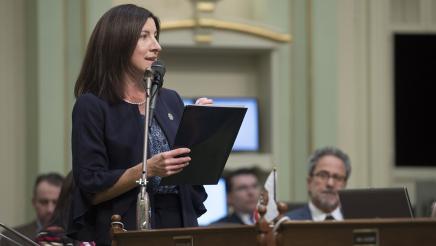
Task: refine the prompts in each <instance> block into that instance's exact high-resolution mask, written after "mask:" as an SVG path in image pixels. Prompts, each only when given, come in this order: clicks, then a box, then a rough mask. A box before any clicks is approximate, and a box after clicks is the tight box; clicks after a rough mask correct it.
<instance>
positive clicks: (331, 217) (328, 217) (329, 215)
mask: <svg viewBox="0 0 436 246" xmlns="http://www.w3.org/2000/svg"><path fill="white" fill-rule="evenodd" d="M324 220H335V217H333V216H332V215H331V214H327V216H326V217H325V219H324Z"/></svg>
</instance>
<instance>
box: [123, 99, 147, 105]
mask: <svg viewBox="0 0 436 246" xmlns="http://www.w3.org/2000/svg"><path fill="white" fill-rule="evenodd" d="M123 101H125V102H126V103H129V104H134V105H142V104H144V103H145V101H146V100H145V99H144V101H141V102H132V101H130V100H127V99H125V98H124V99H123Z"/></svg>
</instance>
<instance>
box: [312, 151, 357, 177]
mask: <svg viewBox="0 0 436 246" xmlns="http://www.w3.org/2000/svg"><path fill="white" fill-rule="evenodd" d="M327 155H332V156H335V157H337V158H339V159H341V160H342V162H343V163H344V166H345V172H346V173H345V175H346V176H345V178H346V179H347V180H348V177H350V174H351V161H350V158H349V157H348V155H347V154H346V153H345V152H343V151H342V150H340V149H339V148H336V147H333V146H327V147H323V148H319V149H317V150H315V151H314V152H313V153H312V155H311V156H310V157H309V161H308V162H309V176H312V175H313V171H314V170H315V167H316V165H317V164H318V161H319V159H321V158H322V157H324V156H327Z"/></svg>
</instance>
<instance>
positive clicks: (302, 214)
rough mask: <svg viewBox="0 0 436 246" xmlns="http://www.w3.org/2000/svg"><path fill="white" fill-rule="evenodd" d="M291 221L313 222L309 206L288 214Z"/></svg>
mask: <svg viewBox="0 0 436 246" xmlns="http://www.w3.org/2000/svg"><path fill="white" fill-rule="evenodd" d="M286 216H288V217H289V218H290V219H291V220H312V213H311V212H310V209H309V204H306V205H304V206H303V207H300V208H296V209H294V210H292V211H290V212H288V213H287V214H286Z"/></svg>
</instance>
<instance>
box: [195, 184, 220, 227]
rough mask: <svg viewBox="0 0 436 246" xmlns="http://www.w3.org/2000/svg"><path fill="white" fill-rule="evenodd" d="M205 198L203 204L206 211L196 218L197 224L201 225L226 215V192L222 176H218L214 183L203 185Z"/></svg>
mask: <svg viewBox="0 0 436 246" xmlns="http://www.w3.org/2000/svg"><path fill="white" fill-rule="evenodd" d="M204 188H205V189H206V192H207V195H208V197H207V199H206V201H205V202H204V206H205V207H206V209H207V212H206V213H204V214H203V215H202V216H200V218H198V224H199V225H201V226H206V225H209V224H210V223H212V222H214V221H216V220H218V219H220V218H222V217H224V216H226V215H227V194H226V184H225V181H224V178H220V180H219V181H218V184H216V185H205V186H204Z"/></svg>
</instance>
